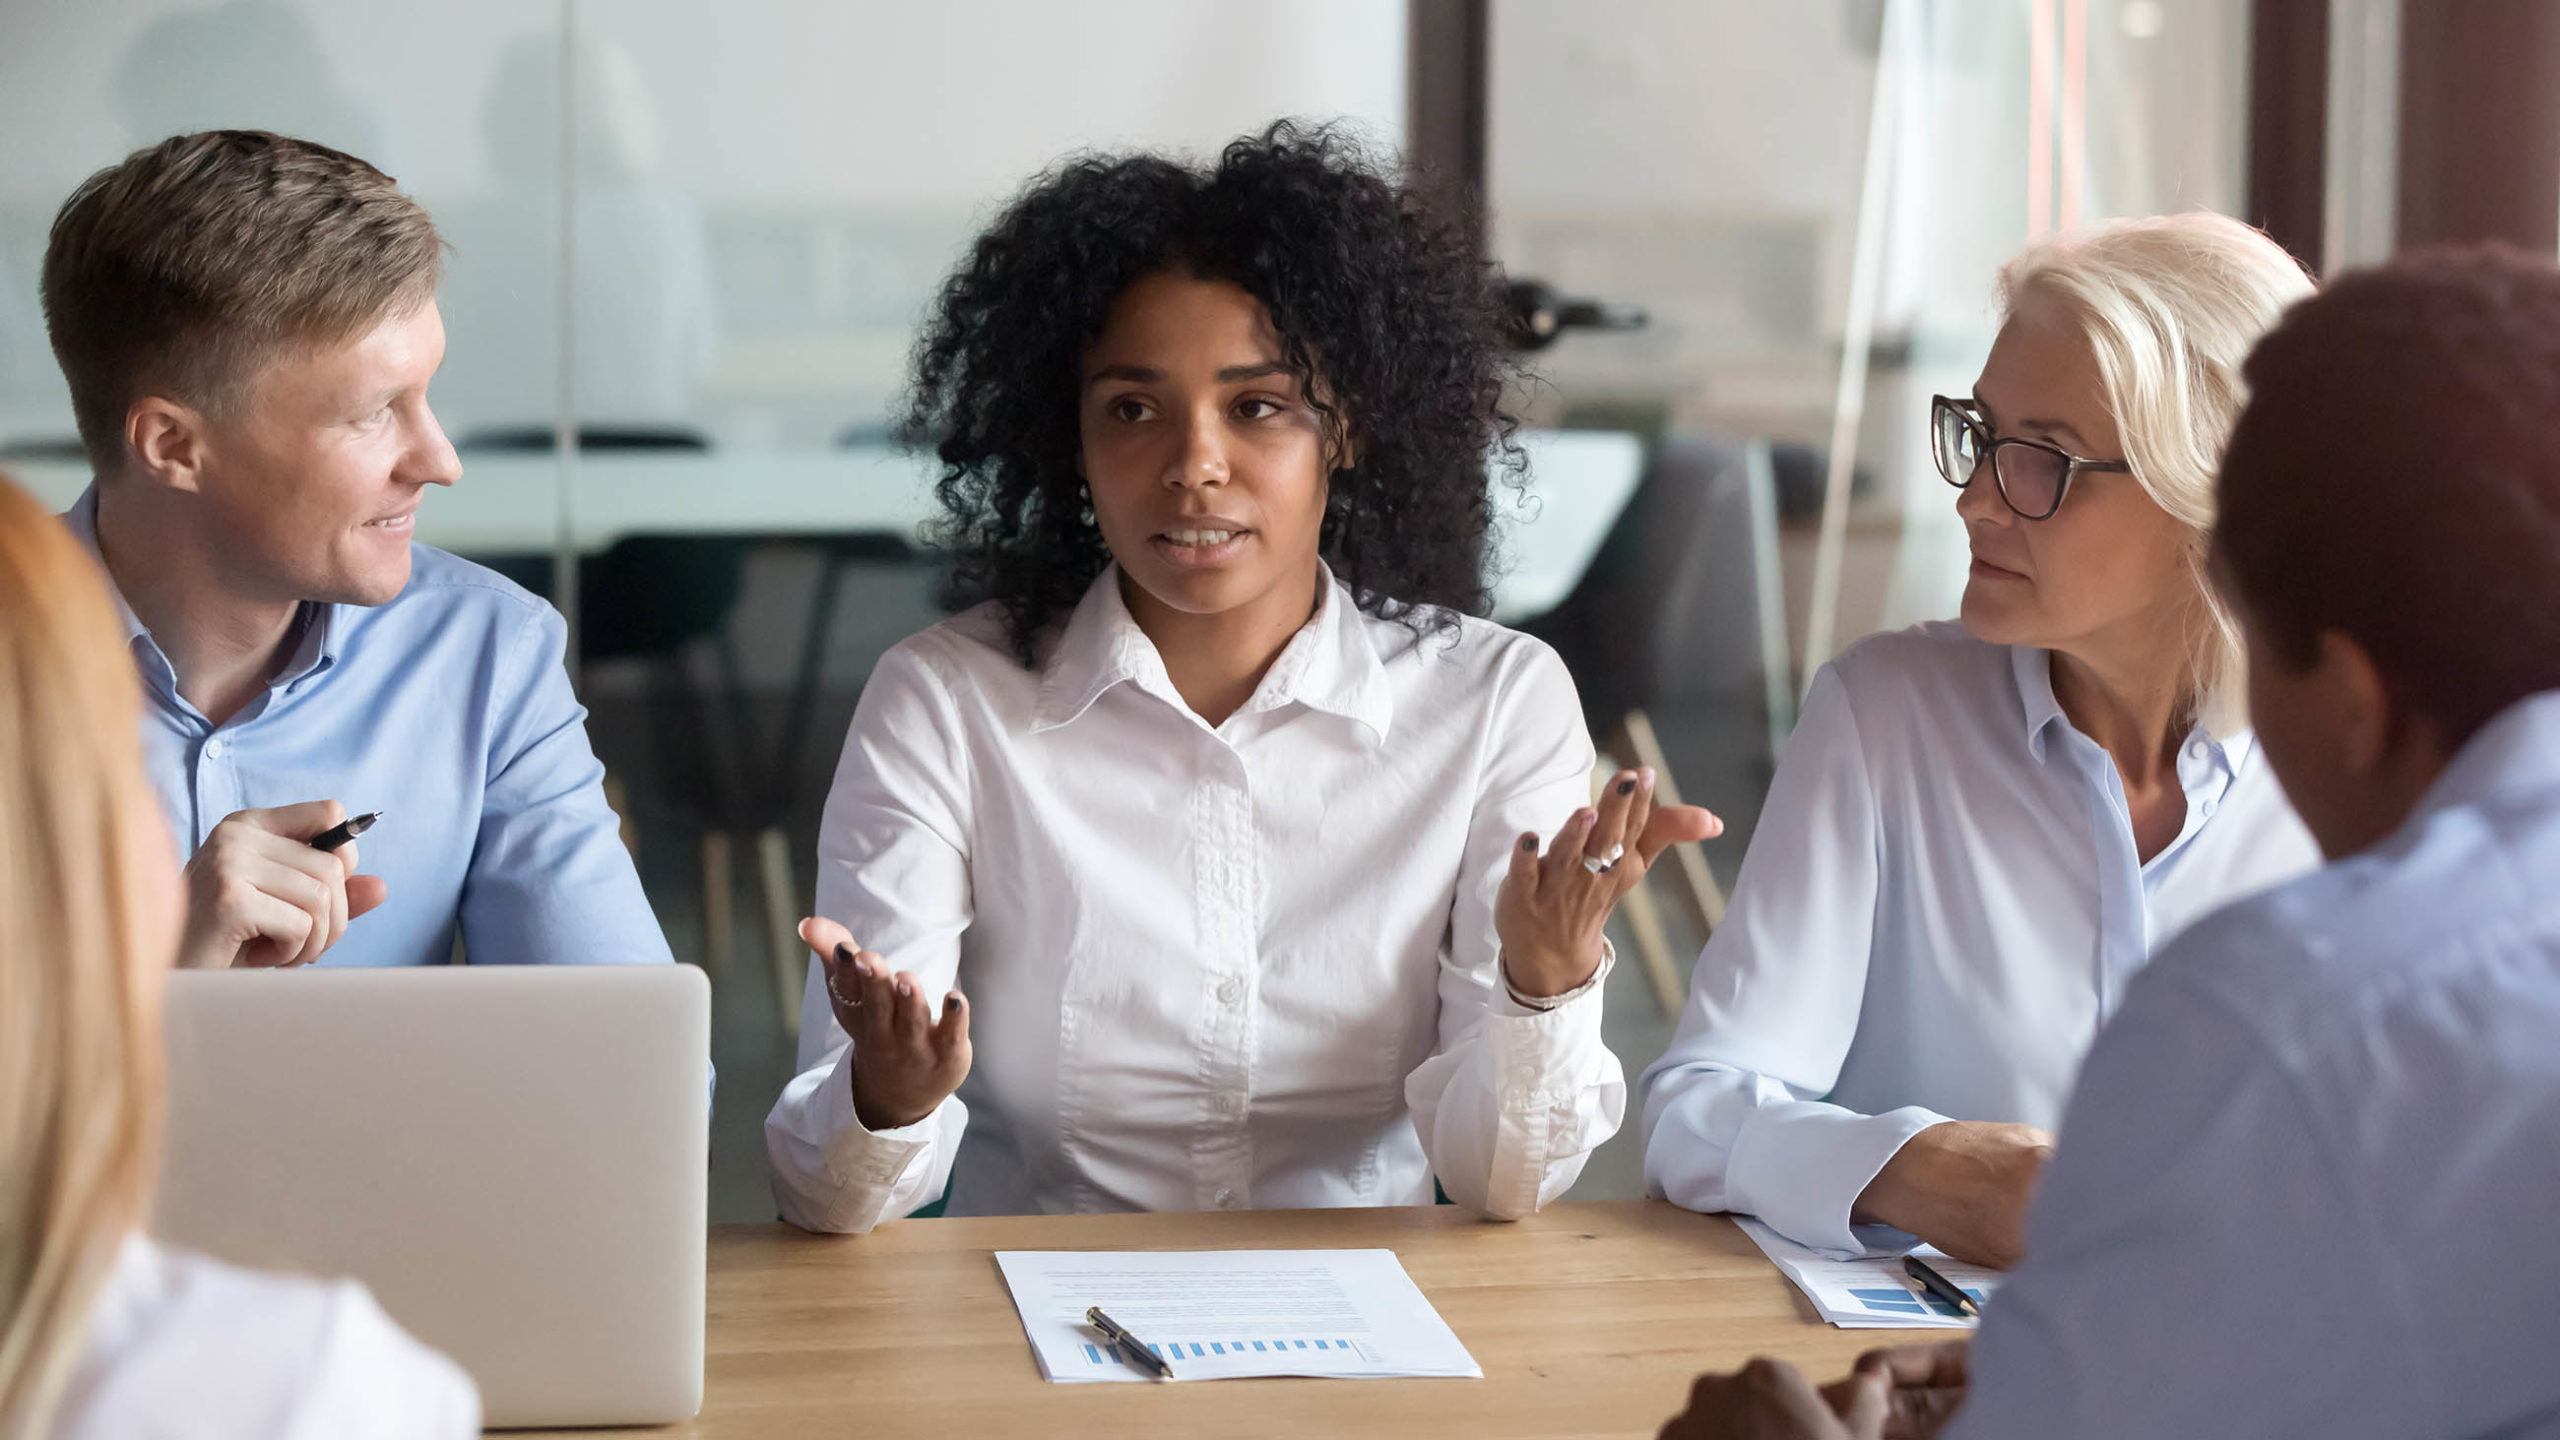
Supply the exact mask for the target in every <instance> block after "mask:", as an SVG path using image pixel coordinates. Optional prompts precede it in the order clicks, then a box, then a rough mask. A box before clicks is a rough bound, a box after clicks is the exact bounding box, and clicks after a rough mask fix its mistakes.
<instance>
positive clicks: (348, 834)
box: [311, 810, 382, 850]
mask: <svg viewBox="0 0 2560 1440" xmlns="http://www.w3.org/2000/svg"><path fill="white" fill-rule="evenodd" d="M381 818H382V812H381V811H379V810H367V811H366V812H364V813H363V814H361V815H350V816H348V817H347V818H346V819H344V820H341V821H339V822H338V823H337V824H335V825H332V826H330V827H329V828H328V829H326V830H323V831H321V832H320V833H319V834H317V835H314V836H312V837H311V848H312V849H314V850H335V849H337V848H338V847H339V846H341V845H344V844H346V843H347V842H348V841H350V840H353V839H354V838H356V837H357V836H359V835H361V834H363V833H364V832H366V831H367V830H370V829H372V828H373V822H374V821H376V820H379V819H381Z"/></svg>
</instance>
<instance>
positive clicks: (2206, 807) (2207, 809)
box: [2196, 800, 2220, 816]
mask: <svg viewBox="0 0 2560 1440" xmlns="http://www.w3.org/2000/svg"><path fill="white" fill-rule="evenodd" d="M2218 803H2220V802H2218V801H2213V800H2207V801H2205V802H2204V803H2203V804H2201V805H2199V806H2197V807H2196V808H2197V809H2199V810H2201V811H2203V812H2204V813H2205V814H2206V815H2207V816H2211V815H2212V814H2213V807H2214V806H2215V805H2216V804H2218Z"/></svg>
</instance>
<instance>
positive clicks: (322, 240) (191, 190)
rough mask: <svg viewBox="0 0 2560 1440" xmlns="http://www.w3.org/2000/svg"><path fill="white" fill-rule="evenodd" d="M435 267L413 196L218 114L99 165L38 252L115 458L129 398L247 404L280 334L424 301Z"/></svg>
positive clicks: (106, 451)
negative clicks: (193, 130)
mask: <svg viewBox="0 0 2560 1440" xmlns="http://www.w3.org/2000/svg"><path fill="white" fill-rule="evenodd" d="M442 267H443V250H442V242H441V241H440V240H439V239H438V238H437V235H436V229H435V224H434V222H433V221H431V220H429V219H428V218H427V212H426V211H425V210H423V209H421V208H420V207H419V205H418V202H416V201H414V200H412V199H410V198H409V197H408V196H407V195H404V194H402V193H401V191H400V187H399V186H398V185H396V184H394V183H393V182H392V179H391V177H390V176H388V175H385V174H383V173H382V172H381V171H379V170H377V169H375V168H374V167H372V166H371V165H368V164H366V163H365V162H364V161H362V160H359V159H357V158H355V157H354V156H352V155H347V154H343V153H341V152H339V151H336V150H332V149H330V148H328V147H327V146H325V145H314V144H312V143H310V142H309V141H307V140H293V139H288V138H286V137H285V136H282V135H271V134H268V133H266V132H265V131H261V130H208V131H204V132H202V133H199V134H194V135H179V136H174V137H172V138H170V139H167V140H163V141H161V142H160V143H159V144H157V145H153V146H151V147H149V148H147V149H143V150H137V151H135V152H134V153H133V154H131V155H128V156H126V157H125V158H124V160H123V162H122V163H120V164H117V165H113V166H110V167H108V168H107V169H104V170H101V171H99V172H98V173H97V174H95V175H92V176H90V177H89V178H88V180H86V181H85V182H83V183H82V184H81V186H80V188H79V189H77V190H74V191H73V192H72V193H71V198H70V199H69V200H67V201H65V202H63V206H62V212H61V213H60V214H59V215H57V216H55V217H54V222H53V236H52V239H51V242H50V243H49V244H48V245H47V246H46V248H45V256H44V314H45V327H46V329H47V331H48V332H49V333H50V334H51V336H52V339H53V353H54V358H55V359H56V360H58V361H59V362H61V365H62V373H63V376H64V378H66V379H68V380H69V381H70V383H71V408H72V412H73V414H74V415H75V416H76V417H77V419H78V420H79V424H80V439H81V442H82V444H83V445H85V446H86V447H87V449H88V452H89V459H90V463H91V464H93V465H94V466H96V467H97V468H98V471H99V473H100V474H102V475H103V474H108V473H111V472H113V471H115V470H117V469H120V468H121V467H122V464H123V457H124V422H125V416H126V414H127V412H128V411H130V410H131V408H132V406H133V403H134V402H135V401H137V400H139V399H142V398H143V397H144V396H146V395H160V396H164V397H166V398H169V399H172V400H176V401H179V402H180V403H183V404H187V405H191V406H194V407H196V408H198V409H202V410H206V411H208V412H210V413H213V414H216V415H220V416H224V417H226V418H229V417H233V416H236V414H237V407H238V403H239V401H240V399H241V395H242V391H243V387H244V384H245V382H246V381H247V380H248V379H249V378H250V377H251V376H253V375H255V374H256V373H257V372H258V370H259V369H260V368H262V367H263V366H264V365H265V364H266V363H267V362H268V361H269V360H271V359H273V358H274V356H275V354H276V352H277V351H278V350H279V349H282V348H284V347H286V346H289V345H297V344H324V345H325V344H335V343H340V342H344V341H347V340H351V339H354V338H355V337H357V336H359V335H362V334H363V333H365V332H366V331H367V330H369V329H371V328H372V327H373V326H375V325H377V324H379V323H381V322H382V321H383V320H386V319H390V318H393V317H395V316H398V315H401V314H405V313H407V312H409V311H411V310H414V309H416V308H417V307H418V306H420V305H423V304H424V303H426V302H427V301H428V300H430V299H432V298H433V297H434V295H435V288H436V281H437V279H438V278H439V274H440V272H441V270H442Z"/></svg>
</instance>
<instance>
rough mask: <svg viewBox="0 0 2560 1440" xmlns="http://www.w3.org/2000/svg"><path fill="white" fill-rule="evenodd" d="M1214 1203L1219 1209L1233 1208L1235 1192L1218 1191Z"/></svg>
mask: <svg viewBox="0 0 2560 1440" xmlns="http://www.w3.org/2000/svg"><path fill="white" fill-rule="evenodd" d="M1216 1204H1217V1206H1218V1208H1219V1209H1221V1210H1233V1209H1234V1208H1236V1192H1234V1191H1233V1190H1221V1191H1219V1192H1218V1198H1217V1201H1216Z"/></svg>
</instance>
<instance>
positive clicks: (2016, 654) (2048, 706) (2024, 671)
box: [2009, 645, 2071, 760]
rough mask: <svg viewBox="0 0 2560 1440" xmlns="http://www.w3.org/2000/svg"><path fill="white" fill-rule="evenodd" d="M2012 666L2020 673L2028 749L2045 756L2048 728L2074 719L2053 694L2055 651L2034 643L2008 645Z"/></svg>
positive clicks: (2019, 694) (2021, 702) (2016, 673)
mask: <svg viewBox="0 0 2560 1440" xmlns="http://www.w3.org/2000/svg"><path fill="white" fill-rule="evenodd" d="M2009 670H2010V673H2012V674H2014V675H2016V676H2017V677H2018V700H2019V702H2020V704H2021V705H2022V706H2023V707H2024V710H2025V716H2026V724H2027V729H2026V741H2027V753H2028V754H2029V755H2032V756H2034V757H2035V758H2036V759H2038V760H2042V759H2044V737H2045V732H2046V731H2048V730H2050V729H2051V728H2053V726H2054V725H2055V724H2056V723H2057V722H2059V723H2061V724H2064V725H2068V724H2070V723H2071V719H2070V717H2069V716H2067V715H2064V714H2063V713H2062V702H2061V701H2059V700H2057V699H2055V698H2053V652H2052V651H2050V650H2039V649H2037V648H2036V647H2035V646H2032V645H2012V646H2010V647H2009Z"/></svg>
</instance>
